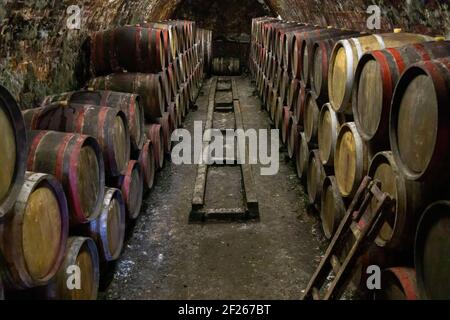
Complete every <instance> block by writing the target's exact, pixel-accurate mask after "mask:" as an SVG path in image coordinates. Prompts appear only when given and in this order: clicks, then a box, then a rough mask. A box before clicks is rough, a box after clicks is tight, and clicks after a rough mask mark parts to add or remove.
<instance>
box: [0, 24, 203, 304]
mask: <svg viewBox="0 0 450 320" xmlns="http://www.w3.org/2000/svg"><path fill="white" fill-rule="evenodd" d="M210 40H211V35H210V32H208V31H206V30H200V31H199V33H198V35H197V33H196V28H195V23H193V22H190V21H167V22H158V23H145V24H142V25H138V26H126V27H120V28H116V29H113V30H108V31H103V32H97V33H95V34H94V35H92V37H91V47H90V50H91V51H90V53H91V67H92V71H93V73H94V75H96V76H97V77H96V78H94V79H92V80H91V81H90V82H89V84H88V85H87V87H86V88H85V89H83V90H80V91H74V92H65V93H60V94H57V95H53V96H48V97H44V98H43V100H42V102H41V103H40V105H39V106H38V107H36V108H33V109H28V110H24V111H20V109H19V107H18V106H17V103H16V102H15V101H14V99H13V98H12V97H11V95H10V94H9V93H8V91H7V90H6V89H4V88H3V87H1V86H0V133H1V136H2V138H1V139H0V151H1V152H0V166H1V167H2V170H1V172H0V223H1V224H0V277H1V279H0V297H3V287H5V288H6V290H7V291H8V295H9V294H11V295H12V296H14V294H17V292H22V293H23V292H26V293H30V292H31V294H32V296H33V297H35V296H37V297H38V298H48V299H96V298H97V294H98V287H99V283H100V279H101V276H102V275H103V272H106V271H107V268H108V266H109V265H110V264H111V263H112V262H113V261H115V260H117V259H118V258H119V257H120V254H121V252H122V248H123V244H124V239H125V230H126V227H127V225H132V224H133V222H134V221H135V220H136V219H137V218H138V217H139V214H140V213H141V207H142V203H143V196H144V192H145V191H148V190H151V189H152V187H153V185H154V182H155V173H156V171H157V170H160V169H162V168H163V166H164V163H165V158H166V155H168V154H169V153H170V152H171V134H172V132H173V131H174V130H175V129H176V128H178V127H179V126H181V125H182V121H183V120H184V118H185V116H186V114H187V112H188V110H189V108H190V106H191V104H193V103H194V102H195V100H196V98H197V95H198V92H199V89H200V86H201V82H202V79H203V72H204V70H203V65H204V61H205V58H207V59H209V60H210V54H211V51H210V49H208V48H210V43H211V42H210ZM204 42H208V43H204ZM133 50H134V51H133ZM69 235H70V236H69ZM19 295H20V294H19Z"/></svg>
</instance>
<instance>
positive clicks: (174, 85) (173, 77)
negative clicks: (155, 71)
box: [167, 63, 178, 97]
mask: <svg viewBox="0 0 450 320" xmlns="http://www.w3.org/2000/svg"><path fill="white" fill-rule="evenodd" d="M167 73H168V77H169V83H170V87H171V90H172V96H173V97H175V96H176V95H177V93H178V79H177V74H176V72H175V68H174V64H173V63H171V64H169V66H168V67H167Z"/></svg>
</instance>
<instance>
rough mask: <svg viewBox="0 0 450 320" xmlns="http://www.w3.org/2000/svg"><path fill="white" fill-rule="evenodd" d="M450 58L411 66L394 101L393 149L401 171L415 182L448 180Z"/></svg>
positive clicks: (401, 81) (392, 123)
mask: <svg viewBox="0 0 450 320" xmlns="http://www.w3.org/2000/svg"><path fill="white" fill-rule="evenodd" d="M449 88H450V59H440V60H430V61H426V62H422V63H419V64H416V65H412V66H411V67H409V68H408V69H407V70H406V71H405V72H404V73H403V75H402V77H401V78H400V80H399V82H398V84H397V87H396V89H395V92H394V97H393V99H392V109H391V115H390V124H389V138H390V144H391V148H392V151H393V154H394V158H395V161H396V162H397V164H398V166H399V169H400V171H401V172H402V173H403V174H404V175H405V176H406V177H407V178H408V179H414V180H429V181H432V180H434V182H438V181H441V182H442V181H443V180H445V179H448V176H449V170H448V163H449V162H450V151H449V150H450V149H449V148H448V146H449V144H450V128H449V126H448V123H450V110H449V108H448V101H450V95H449V92H450V91H449Z"/></svg>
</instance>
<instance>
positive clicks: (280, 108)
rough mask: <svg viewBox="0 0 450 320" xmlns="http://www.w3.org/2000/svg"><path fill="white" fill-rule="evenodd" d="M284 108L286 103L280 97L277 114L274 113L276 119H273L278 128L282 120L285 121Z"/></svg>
mask: <svg viewBox="0 0 450 320" xmlns="http://www.w3.org/2000/svg"><path fill="white" fill-rule="evenodd" d="M283 108H284V103H283V101H282V99H281V97H278V98H277V104H276V109H275V114H274V119H273V122H274V124H275V128H276V129H280V128H281V125H282V121H283Z"/></svg>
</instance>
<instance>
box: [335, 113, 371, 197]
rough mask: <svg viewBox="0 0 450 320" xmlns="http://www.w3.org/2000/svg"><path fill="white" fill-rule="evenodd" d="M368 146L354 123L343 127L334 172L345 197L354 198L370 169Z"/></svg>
mask: <svg viewBox="0 0 450 320" xmlns="http://www.w3.org/2000/svg"><path fill="white" fill-rule="evenodd" d="M368 161H369V160H368V151H367V146H366V144H365V143H364V141H363V140H362V139H361V136H360V135H359V134H358V131H357V130H356V125H355V123H354V122H347V123H345V124H343V125H342V126H341V129H340V130H339V134H338V138H337V141H336V151H335V154H334V170H335V176H336V182H337V184H338V187H339V191H340V192H341V194H342V196H343V197H352V196H353V195H354V194H355V193H356V190H357V189H358V188H359V185H360V184H361V181H362V179H363V178H364V176H365V175H366V173H367V169H368V166H369V165H368Z"/></svg>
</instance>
